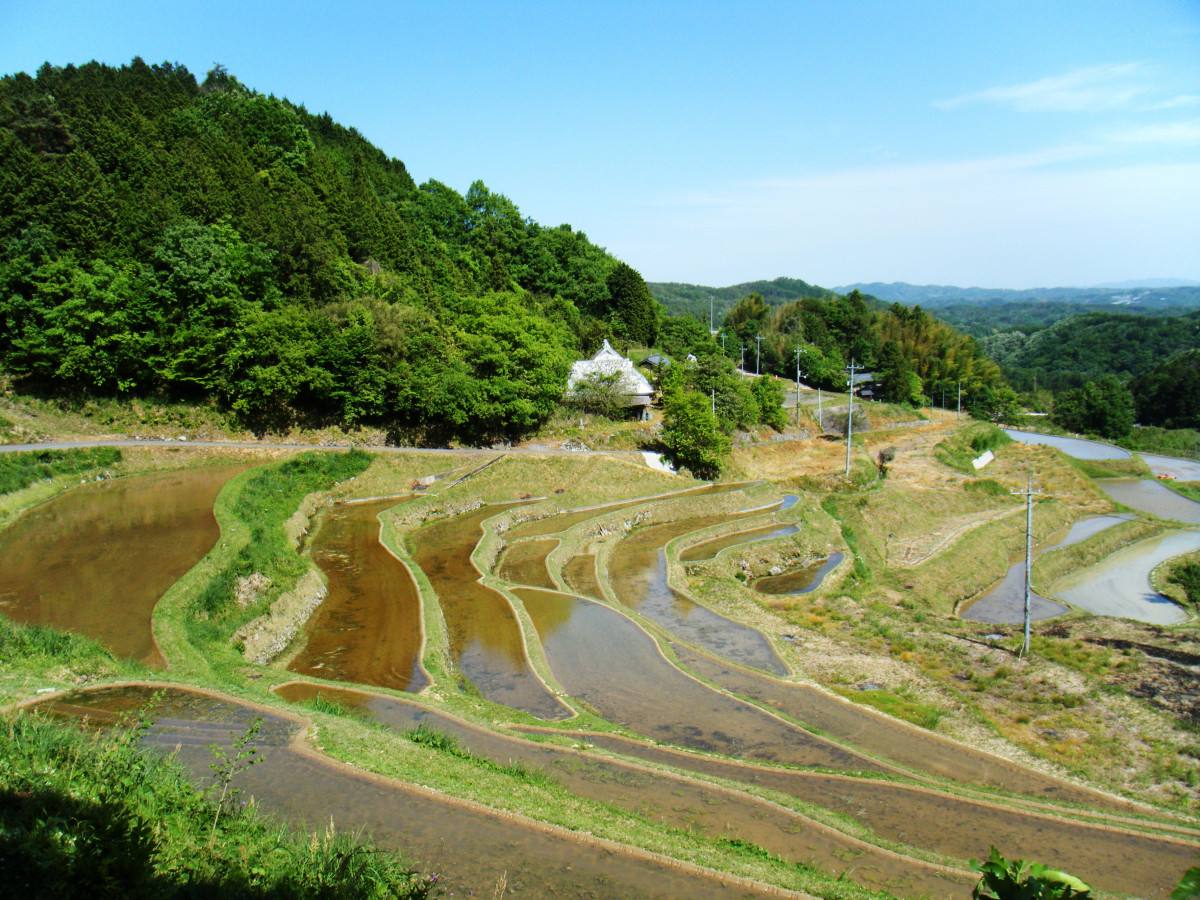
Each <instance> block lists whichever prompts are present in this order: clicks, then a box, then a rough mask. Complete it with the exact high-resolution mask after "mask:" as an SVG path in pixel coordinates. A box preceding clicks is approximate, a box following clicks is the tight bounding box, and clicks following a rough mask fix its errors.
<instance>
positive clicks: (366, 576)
mask: <svg viewBox="0 0 1200 900" xmlns="http://www.w3.org/2000/svg"><path fill="white" fill-rule="evenodd" d="M404 499H406V498H395V497H393V498H390V499H386V500H375V501H372V502H369V503H352V504H346V503H341V504H338V505H337V506H335V507H333V508H332V509H331V510H329V511H328V512H327V513H326V514H325V517H324V521H323V522H322V524H321V529H320V531H319V532H318V533H317V537H316V540H315V541H314V542H313V545H312V558H313V560H314V561H315V562H316V563H317V565H319V566H320V567H321V571H323V572H324V573H325V577H326V580H327V581H328V585H329V592H328V594H327V595H326V597H325V600H324V601H323V602H322V603H321V605H320V606H318V607H317V609H316V612H315V613H313V616H312V618H310V619H309V621H308V624H307V625H306V626H305V633H306V635H307V641H306V643H305V646H304V649H303V650H302V651H301V652H300V653H299V654H298V655H297V656H296V658H295V659H293V660H292V662H291V663H290V664H289V666H288V668H289V669H290V670H291V671H293V672H298V673H300V674H305V675H316V676H319V677H321V678H329V679H332V680H334V681H350V682H355V683H357V684H370V685H376V686H378V687H389V688H395V689H396V690H399V691H419V690H421V689H422V688H423V687H425V686H426V685H428V684H429V676H428V675H426V674H425V670H424V669H422V668H421V645H422V640H423V632H422V628H421V593H420V591H419V590H418V588H417V583H416V581H415V580H414V579H413V576H412V573H411V572H410V571H409V570H408V567H407V566H405V565H404V563H402V562H400V560H398V559H396V557H395V556H393V555H392V554H391V553H390V552H389V551H388V549H387V548H386V547H384V546H383V543H382V542H381V541H380V539H379V532H380V523H379V514H380V513H381V512H383V511H384V510H387V509H390V508H391V507H393V506H395V505H396V504H398V503H401V502H403V500H404Z"/></svg>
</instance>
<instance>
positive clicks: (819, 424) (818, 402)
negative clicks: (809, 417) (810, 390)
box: [817, 386, 825, 434]
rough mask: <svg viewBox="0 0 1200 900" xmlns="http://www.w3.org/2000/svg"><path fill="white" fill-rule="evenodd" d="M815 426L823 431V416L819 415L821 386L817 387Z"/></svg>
mask: <svg viewBox="0 0 1200 900" xmlns="http://www.w3.org/2000/svg"><path fill="white" fill-rule="evenodd" d="M817 427H818V428H820V429H821V433H822V434H824V433H825V418H824V416H822V415H821V388H820V386H818V387H817Z"/></svg>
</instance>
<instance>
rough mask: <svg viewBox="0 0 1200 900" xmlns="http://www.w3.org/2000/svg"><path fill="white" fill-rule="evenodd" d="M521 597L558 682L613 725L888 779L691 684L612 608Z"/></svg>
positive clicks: (873, 766) (865, 762)
mask: <svg viewBox="0 0 1200 900" xmlns="http://www.w3.org/2000/svg"><path fill="white" fill-rule="evenodd" d="M514 593H515V594H516V595H517V596H518V597H520V599H521V601H522V602H523V603H524V604H525V609H526V610H527V611H528V612H529V615H530V617H531V618H532V619H533V623H534V627H535V628H536V629H537V632H538V635H539V637H540V638H541V641H542V646H543V647H544V648H545V650H546V658H547V660H548V661H549V663H550V668H551V670H552V671H553V672H554V676H555V678H556V679H557V680H558V681H559V682H560V683H561V684H562V685H563V686H564V687H565V688H566V690H567V693H569V694H570V695H571V696H572V697H578V698H579V699H581V700H583V701H584V702H586V703H588V704H589V705H590V706H591V707H592V708H594V709H595V710H597V711H598V712H599V714H600V715H602V716H603V717H604V718H606V719H608V720H609V721H610V722H614V723H615V724H618V725H621V726H624V727H626V728H629V729H630V730H631V731H635V732H637V733H638V734H641V735H644V736H645V737H649V738H653V739H655V740H661V741H667V742H670V743H672V744H677V745H680V746H683V747H691V748H693V749H697V750H706V751H710V752H715V753H722V754H725V755H727V756H735V757H741V758H744V759H758V760H769V761H772V762H782V763H787V764H790V765H797V766H825V767H829V768H834V769H843V770H847V771H869V772H881V771H889V768H888V767H886V766H883V765H881V764H879V763H877V762H875V761H874V760H871V759H868V758H867V757H865V756H862V755H861V754H859V753H856V752H855V751H853V750H849V749H846V748H844V747H840V746H838V745H837V744H835V743H833V742H831V741H827V740H825V739H824V738H821V737H818V736H817V735H814V734H811V733H809V732H807V731H805V730H804V729H802V728H798V727H796V726H794V725H791V724H788V723H786V722H783V721H780V720H779V719H777V718H775V717H774V716H772V715H769V714H768V713H765V712H763V711H762V710H761V709H758V708H757V707H755V706H753V705H751V704H749V703H746V702H745V701H742V700H738V699H735V698H733V697H728V696H726V695H725V694H722V693H720V692H718V691H714V690H712V689H711V688H709V687H707V686H705V685H703V684H701V683H699V682H698V681H696V680H695V679H693V678H690V677H689V676H687V675H685V674H684V673H683V672H681V671H680V670H679V669H677V668H675V666H673V665H671V664H670V663H668V662H667V661H666V659H664V658H663V656H662V654H660V653H659V651H658V647H657V645H656V644H655V643H654V641H653V640H651V638H650V636H649V635H647V634H646V633H645V632H644V631H642V629H640V628H639V627H638V626H637V625H635V624H634V623H633V622H631V621H630V620H629V619H627V618H625V616H623V615H622V614H621V613H619V612H617V611H616V610H614V609H611V608H609V607H607V606H605V605H603V604H601V603H596V602H593V601H590V600H584V599H582V598H579V597H572V596H570V595H568V594H558V593H552V592H550V591H543V590H535V589H533V588H516V589H515V590H514Z"/></svg>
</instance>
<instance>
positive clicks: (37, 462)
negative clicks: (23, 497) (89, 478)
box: [0, 447, 121, 494]
mask: <svg viewBox="0 0 1200 900" xmlns="http://www.w3.org/2000/svg"><path fill="white" fill-rule="evenodd" d="M120 461H121V451H120V450H118V449H117V448H116V447H84V448H80V449H74V450H30V451H28V452H25V453H3V454H0V494H10V493H12V492H13V491H19V490H21V489H22V488H26V487H29V485H31V484H33V483H34V482H35V481H41V480H43V479H45V478H53V477H54V476H56V475H82V474H84V473H91V472H94V471H96V470H97V469H102V468H104V467H106V466H112V465H115V464H117V463H119V462H120Z"/></svg>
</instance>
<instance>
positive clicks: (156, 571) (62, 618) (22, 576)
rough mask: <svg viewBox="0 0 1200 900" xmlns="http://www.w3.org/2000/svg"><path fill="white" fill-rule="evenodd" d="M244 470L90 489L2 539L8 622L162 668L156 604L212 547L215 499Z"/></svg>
mask: <svg viewBox="0 0 1200 900" xmlns="http://www.w3.org/2000/svg"><path fill="white" fill-rule="evenodd" d="M245 468H246V465H245V464H244V463H238V464H234V465H223V466H214V467H206V468H198V469H187V470H180V471H176V472H162V473H155V474H149V475H131V476H128V477H125V478H121V479H118V480H115V481H111V482H103V483H98V484H89V485H86V486H83V487H80V488H77V489H74V490H71V491H68V492H66V493H65V494H61V495H60V496H58V497H55V498H54V499H53V500H51V501H49V502H48V503H46V504H44V505H43V506H40V507H38V508H36V509H33V510H30V511H29V512H27V513H26V514H24V515H23V516H21V517H20V518H18V519H17V520H16V521H15V522H13V523H12V525H10V526H9V527H8V528H6V529H5V530H4V531H3V532H0V572H3V573H4V578H3V582H4V584H3V591H4V593H5V595H6V600H7V601H8V604H7V605H6V607H5V611H6V614H8V615H9V617H10V618H13V619H15V620H16V621H20V622H27V623H37V624H47V625H53V626H54V627H57V628H63V629H66V630H68V631H74V632H76V633H79V634H84V635H87V636H88V637H91V638H94V639H95V640H98V641H99V642H100V643H102V644H104V645H105V646H106V647H108V648H109V649H110V650H112V651H113V652H114V653H117V654H118V655H120V656H125V657H130V658H133V659H140V660H143V661H145V662H150V663H151V664H161V662H162V660H161V657H160V656H159V655H158V651H157V650H156V649H155V647H154V642H153V638H152V637H151V632H150V616H151V614H152V612H153V609H154V604H155V603H156V602H157V601H158V598H159V597H161V596H162V595H163V594H164V593H165V592H166V590H167V589H168V588H169V587H170V586H171V585H172V584H173V583H174V582H175V581H176V579H178V578H180V577H182V575H183V574H184V573H185V572H186V571H187V570H188V569H190V568H191V567H192V566H193V565H195V564H196V563H197V562H198V561H199V560H200V559H201V557H203V556H204V554H205V553H207V552H208V550H209V549H210V548H211V547H212V545H213V543H214V542H215V541H216V539H217V537H218V535H219V534H220V530H219V528H218V527H217V521H216V518H215V517H214V515H213V511H212V508H213V501H214V500H215V499H216V495H217V492H218V491H219V490H220V489H221V487H222V486H223V485H224V484H225V482H227V481H228V480H229V479H230V478H232V477H233V476H234V475H235V474H237V473H238V472H240V471H242V470H243V469H245Z"/></svg>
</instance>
